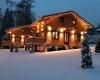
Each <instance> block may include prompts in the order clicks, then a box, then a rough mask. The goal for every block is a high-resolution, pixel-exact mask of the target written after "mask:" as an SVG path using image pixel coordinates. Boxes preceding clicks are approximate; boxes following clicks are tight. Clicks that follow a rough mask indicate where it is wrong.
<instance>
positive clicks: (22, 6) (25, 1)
mask: <svg viewBox="0 0 100 80" xmlns="http://www.w3.org/2000/svg"><path fill="white" fill-rule="evenodd" d="M33 1H34V0H21V2H20V3H18V4H17V6H16V25H17V26H20V25H28V24H31V23H32V22H33V21H35V15H34V17H32V11H31V8H32V2H33ZM33 14H34V13H33Z"/></svg>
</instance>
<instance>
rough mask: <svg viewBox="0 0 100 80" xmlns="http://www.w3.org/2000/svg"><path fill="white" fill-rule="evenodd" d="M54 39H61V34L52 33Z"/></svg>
mask: <svg viewBox="0 0 100 80" xmlns="http://www.w3.org/2000/svg"><path fill="white" fill-rule="evenodd" d="M52 39H55V40H58V39H59V33H58V32H52Z"/></svg>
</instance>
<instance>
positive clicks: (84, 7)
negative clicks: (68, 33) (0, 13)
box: [0, 0, 100, 26]
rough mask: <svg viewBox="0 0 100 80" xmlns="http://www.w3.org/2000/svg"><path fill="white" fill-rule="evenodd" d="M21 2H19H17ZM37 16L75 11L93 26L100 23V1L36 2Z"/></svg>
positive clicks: (45, 0) (37, 0)
mask: <svg viewBox="0 0 100 80" xmlns="http://www.w3.org/2000/svg"><path fill="white" fill-rule="evenodd" d="M15 1H19V0H15ZM35 1H36V2H35V4H34V5H35V8H34V9H33V11H35V14H36V16H37V17H39V16H43V15H48V14H52V13H57V12H64V11H70V10H73V11H75V12H77V13H78V14H79V15H80V16H81V17H83V18H84V19H85V20H87V21H88V22H90V23H91V24H92V25H95V26H96V25H97V24H98V23H100V0H35ZM0 7H2V8H4V7H5V4H4V0H0Z"/></svg>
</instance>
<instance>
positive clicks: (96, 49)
mask: <svg viewBox="0 0 100 80" xmlns="http://www.w3.org/2000/svg"><path fill="white" fill-rule="evenodd" d="M95 52H96V53H100V39H99V40H98V41H97V43H96V47H95Z"/></svg>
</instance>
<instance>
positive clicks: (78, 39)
mask: <svg viewBox="0 0 100 80" xmlns="http://www.w3.org/2000/svg"><path fill="white" fill-rule="evenodd" d="M80 37H81V35H80V34H79V33H77V34H76V40H77V41H80V40H81V38H80Z"/></svg>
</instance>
